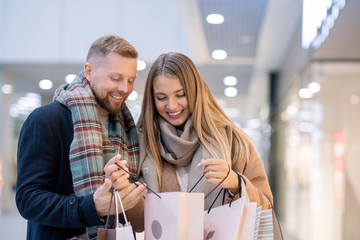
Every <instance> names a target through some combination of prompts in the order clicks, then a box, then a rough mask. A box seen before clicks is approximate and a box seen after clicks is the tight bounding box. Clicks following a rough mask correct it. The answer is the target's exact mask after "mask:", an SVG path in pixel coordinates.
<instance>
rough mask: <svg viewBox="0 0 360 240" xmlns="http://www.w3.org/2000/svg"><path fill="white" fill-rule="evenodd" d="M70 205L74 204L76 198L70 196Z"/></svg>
mask: <svg viewBox="0 0 360 240" xmlns="http://www.w3.org/2000/svg"><path fill="white" fill-rule="evenodd" d="M69 202H70V204H71V205H74V203H75V202H76V198H75V197H74V196H72V197H71V198H70V200H69Z"/></svg>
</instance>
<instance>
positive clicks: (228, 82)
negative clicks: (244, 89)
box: [223, 76, 237, 87]
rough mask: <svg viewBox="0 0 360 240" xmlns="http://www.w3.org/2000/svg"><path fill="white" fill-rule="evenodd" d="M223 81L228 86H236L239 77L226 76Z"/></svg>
mask: <svg viewBox="0 0 360 240" xmlns="http://www.w3.org/2000/svg"><path fill="white" fill-rule="evenodd" d="M223 82H224V84H225V85H226V86H229V87H230V86H235V85H236V84H237V78H236V77H234V76H226V77H225V78H224V80H223Z"/></svg>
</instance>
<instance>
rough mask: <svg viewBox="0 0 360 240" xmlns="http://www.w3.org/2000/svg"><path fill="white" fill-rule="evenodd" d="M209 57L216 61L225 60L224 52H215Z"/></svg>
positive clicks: (225, 54)
mask: <svg viewBox="0 0 360 240" xmlns="http://www.w3.org/2000/svg"><path fill="white" fill-rule="evenodd" d="M211 56H212V57H213V58H214V59H216V60H224V59H225V58H227V53H226V52H225V51H224V50H215V51H213V52H212V53H211Z"/></svg>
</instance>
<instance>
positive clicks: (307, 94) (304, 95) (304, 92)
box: [298, 88, 314, 98]
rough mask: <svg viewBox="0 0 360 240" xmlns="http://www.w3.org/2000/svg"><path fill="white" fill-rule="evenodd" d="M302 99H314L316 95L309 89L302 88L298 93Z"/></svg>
mask: <svg viewBox="0 0 360 240" xmlns="http://www.w3.org/2000/svg"><path fill="white" fill-rule="evenodd" d="M298 94H299V97H300V98H312V97H313V96H314V93H313V92H312V91H310V89H308V88H301V89H300V90H299V92H298Z"/></svg>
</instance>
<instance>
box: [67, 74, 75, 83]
mask: <svg viewBox="0 0 360 240" xmlns="http://www.w3.org/2000/svg"><path fill="white" fill-rule="evenodd" d="M75 78H76V75H75V74H68V75H66V77H65V82H66V83H68V84H70V83H71V82H72V81H73V80H74V79H75Z"/></svg>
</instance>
